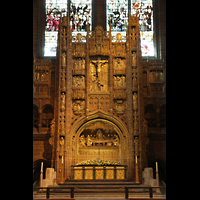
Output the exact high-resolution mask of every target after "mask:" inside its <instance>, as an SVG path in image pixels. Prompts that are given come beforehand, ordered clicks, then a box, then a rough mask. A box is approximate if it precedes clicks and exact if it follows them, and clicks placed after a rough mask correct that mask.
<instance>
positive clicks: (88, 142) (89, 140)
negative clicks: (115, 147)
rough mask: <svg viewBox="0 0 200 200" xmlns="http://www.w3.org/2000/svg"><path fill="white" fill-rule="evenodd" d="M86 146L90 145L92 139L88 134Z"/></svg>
mask: <svg viewBox="0 0 200 200" xmlns="http://www.w3.org/2000/svg"><path fill="white" fill-rule="evenodd" d="M87 146H88V147H90V146H92V140H91V138H90V136H89V135H88V136H87Z"/></svg>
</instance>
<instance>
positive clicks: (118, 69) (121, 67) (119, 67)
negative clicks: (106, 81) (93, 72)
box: [113, 58, 126, 75]
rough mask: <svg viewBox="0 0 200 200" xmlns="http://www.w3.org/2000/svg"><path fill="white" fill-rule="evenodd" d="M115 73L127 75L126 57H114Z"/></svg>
mask: <svg viewBox="0 0 200 200" xmlns="http://www.w3.org/2000/svg"><path fill="white" fill-rule="evenodd" d="M113 68H114V72H113V74H114V75H126V66H125V59H120V58H114V59H113Z"/></svg>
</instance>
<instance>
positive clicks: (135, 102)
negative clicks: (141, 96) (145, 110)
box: [133, 93, 138, 111]
mask: <svg viewBox="0 0 200 200" xmlns="http://www.w3.org/2000/svg"><path fill="white" fill-rule="evenodd" d="M137 108H138V106H137V94H136V93H134V94H133V110H135V111H136V110H137Z"/></svg>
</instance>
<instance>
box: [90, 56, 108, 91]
mask: <svg viewBox="0 0 200 200" xmlns="http://www.w3.org/2000/svg"><path fill="white" fill-rule="evenodd" d="M89 74H90V92H108V61H107V60H100V58H98V60H91V61H90V71H89Z"/></svg>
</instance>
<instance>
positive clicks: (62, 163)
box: [62, 156, 63, 164]
mask: <svg viewBox="0 0 200 200" xmlns="http://www.w3.org/2000/svg"><path fill="white" fill-rule="evenodd" d="M62 164H63V156H62Z"/></svg>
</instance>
